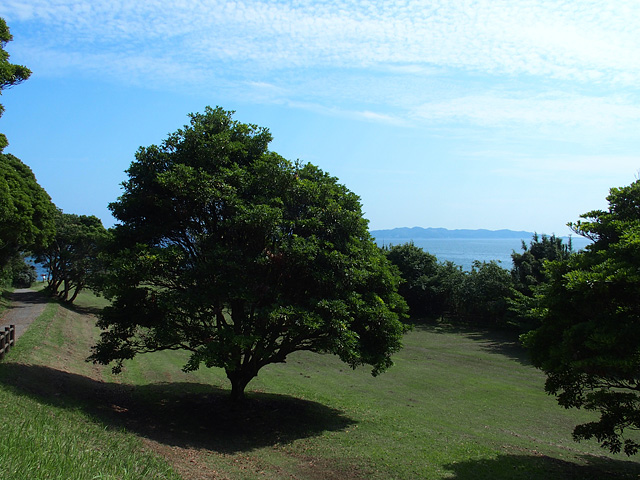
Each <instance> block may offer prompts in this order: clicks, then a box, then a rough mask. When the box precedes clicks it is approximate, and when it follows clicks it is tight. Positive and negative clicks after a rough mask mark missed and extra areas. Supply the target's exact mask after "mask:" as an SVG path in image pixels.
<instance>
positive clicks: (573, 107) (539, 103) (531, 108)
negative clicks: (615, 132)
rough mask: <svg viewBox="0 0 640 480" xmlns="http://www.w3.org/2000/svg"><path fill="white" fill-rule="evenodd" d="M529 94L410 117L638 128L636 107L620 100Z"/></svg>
mask: <svg viewBox="0 0 640 480" xmlns="http://www.w3.org/2000/svg"><path fill="white" fill-rule="evenodd" d="M529 93H530V95H527V96H523V95H522V94H520V96H518V97H514V96H506V95H503V96H500V95H498V94H485V95H470V96H462V97H456V98H452V99H450V100H446V101H433V102H429V103H425V104H423V105H420V106H419V107H417V108H415V109H414V111H413V115H414V116H415V117H416V118H418V119H422V120H428V121H432V122H459V123H467V122H471V123H474V124H480V125H486V126H514V125H515V124H517V125H518V126H522V125H540V124H547V125H549V124H551V125H558V126H564V127H576V126H581V127H592V128H598V129H611V128H615V127H616V126H618V125H622V124H625V125H627V126H629V125H634V126H635V127H639V126H640V105H638V104H635V103H634V102H633V101H629V100H628V99H627V98H624V97H615V96H612V97H607V98H602V97H595V96H587V95H575V94H561V93H560V92H555V93H553V94H537V95H536V94H531V92H529Z"/></svg>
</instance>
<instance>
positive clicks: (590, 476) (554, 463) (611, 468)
mask: <svg viewBox="0 0 640 480" xmlns="http://www.w3.org/2000/svg"><path fill="white" fill-rule="evenodd" d="M581 458H582V461H583V464H582V465H579V464H576V463H573V462H568V461H564V460H561V459H557V458H551V457H548V456H546V455H538V456H532V455H499V456H498V457H497V458H494V459H481V460H470V461H465V462H456V463H453V464H449V465H445V466H444V467H445V468H446V469H447V470H450V471H451V472H452V473H453V477H451V478H453V479H456V480H481V479H487V480H488V479H491V480H519V479H523V480H524V479H530V478H549V479H554V480H555V479H562V480H602V479H611V480H627V479H629V480H630V479H637V478H638V476H639V475H640V464H638V463H637V462H632V461H628V460H614V459H611V458H607V457H596V456H582V457H581Z"/></svg>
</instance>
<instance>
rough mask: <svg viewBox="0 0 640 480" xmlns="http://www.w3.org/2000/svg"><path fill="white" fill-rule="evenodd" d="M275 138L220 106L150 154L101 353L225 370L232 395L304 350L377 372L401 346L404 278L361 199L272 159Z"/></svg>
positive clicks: (117, 259)
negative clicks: (172, 354) (161, 353)
mask: <svg viewBox="0 0 640 480" xmlns="http://www.w3.org/2000/svg"><path fill="white" fill-rule="evenodd" d="M270 141H271V135H270V134H269V132H268V131H267V130H266V129H264V128H259V127H257V126H255V125H248V124H244V123H240V122H238V121H235V120H233V118H232V112H226V111H224V110H222V109H221V108H216V109H212V108H207V109H206V111H205V112H204V113H202V114H191V115H190V123H189V125H186V126H185V127H184V128H183V129H180V130H178V131H177V132H175V133H174V134H171V135H170V136H169V137H168V138H167V139H166V140H165V141H164V142H163V143H162V144H161V145H160V146H156V145H152V146H150V147H146V148H140V149H139V150H138V152H137V154H136V160H135V161H134V162H133V163H132V165H131V167H130V168H129V170H128V175H129V179H128V180H127V181H126V182H125V183H124V193H123V195H122V196H121V197H120V198H119V199H118V200H117V201H116V202H114V203H113V204H111V205H110V208H111V211H112V212H113V214H114V216H115V217H116V219H118V220H119V221H120V222H121V223H120V224H119V225H117V226H116V227H115V229H114V233H115V240H114V242H113V247H112V251H111V254H110V263H109V269H108V276H107V278H106V281H105V285H104V292H105V294H106V295H107V296H108V297H109V298H111V299H112V300H113V302H112V305H111V306H110V307H107V308H106V309H105V310H104V312H103V314H102V316H101V318H100V321H99V326H100V327H102V328H103V329H105V331H104V332H103V333H102V336H101V340H100V342H99V343H98V345H96V347H95V348H94V353H93V355H92V356H91V359H93V360H94V361H96V362H100V363H104V364H106V363H109V362H112V361H115V362H116V364H115V367H114V368H115V370H116V371H118V370H119V369H120V368H121V366H122V362H123V360H125V359H129V358H132V357H133V356H135V355H137V354H139V353H144V352H151V351H156V350H163V349H184V350H187V351H189V352H190V357H189V360H188V362H187V363H186V365H185V367H184V368H185V370H187V371H189V370H195V369H197V368H198V367H199V366H200V365H201V364H202V365H205V366H207V367H221V368H224V369H225V371H226V374H227V377H228V378H229V380H230V381H231V385H232V398H234V399H241V398H242V397H243V396H244V389H245V387H246V385H247V383H248V382H249V381H250V380H251V379H252V378H254V377H255V376H256V375H257V374H258V371H259V370H260V369H261V368H262V367H263V366H265V365H267V364H269V363H273V362H284V361H285V359H286V358H287V355H289V354H290V353H292V352H294V351H297V350H309V351H313V352H320V353H332V354H336V355H338V356H339V357H340V358H341V359H342V360H343V361H344V362H346V363H347V364H349V365H350V366H352V367H354V368H355V367H356V366H358V365H363V364H368V365H371V366H372V373H373V374H378V373H380V372H382V371H383V370H385V369H386V368H388V367H389V366H390V365H391V364H392V361H391V355H392V354H393V353H394V352H396V351H398V349H400V348H401V338H402V334H403V333H404V332H405V330H406V327H405V325H404V324H403V323H402V321H401V320H402V318H403V317H404V316H405V311H406V304H405V303H404V300H403V299H402V297H401V296H400V295H399V294H398V293H397V286H398V283H399V281H400V279H399V275H398V273H397V270H396V269H395V268H393V266H392V265H391V264H390V263H389V262H388V261H387V259H386V258H385V256H384V254H383V253H382V252H381V251H380V250H379V249H378V247H377V246H376V245H375V244H374V242H373V240H372V239H371V237H370V235H369V232H368V229H367V221H366V220H365V219H364V218H363V217H362V212H361V205H360V202H359V198H358V197H357V196H356V195H355V194H354V193H352V192H350V191H349V190H348V189H347V188H346V187H344V186H343V185H341V184H339V183H338V182H337V180H336V179H335V178H334V177H331V176H329V175H328V174H327V173H325V172H323V171H322V170H320V169H319V168H318V167H316V166H313V165H311V164H304V165H303V164H300V163H292V162H290V161H287V160H285V159H284V158H282V157H281V156H279V155H278V154H276V153H274V152H271V151H269V150H268V144H269V142H270Z"/></svg>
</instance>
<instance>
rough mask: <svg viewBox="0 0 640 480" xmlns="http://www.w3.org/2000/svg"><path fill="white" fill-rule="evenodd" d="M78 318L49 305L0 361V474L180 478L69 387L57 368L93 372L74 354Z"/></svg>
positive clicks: (6, 476)
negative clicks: (71, 330) (72, 330)
mask: <svg viewBox="0 0 640 480" xmlns="http://www.w3.org/2000/svg"><path fill="white" fill-rule="evenodd" d="M75 320H77V318H73V315H70V314H69V311H68V310H65V309H64V308H62V307H60V306H59V305H57V304H54V303H51V304H49V305H48V306H47V307H46V309H45V311H44V313H43V314H42V316H41V317H40V318H39V320H37V321H36V322H34V323H33V324H32V325H31V327H30V328H29V330H28V331H27V332H26V333H25V334H24V335H23V336H22V337H21V338H20V339H19V341H18V342H17V343H16V347H15V348H14V349H12V350H11V352H10V353H9V354H8V355H7V356H6V357H5V360H4V361H3V362H0V412H2V421H1V422H0V423H1V424H2V429H1V430H0V478H2V479H7V480H9V479H16V480H18V479H20V480H22V479H30V480H31V479H65V480H67V479H73V480H76V479H77V480H84V479H113V480H116V479H117V480H120V479H147V478H158V479H179V478H180V477H179V476H178V475H177V474H176V473H175V472H174V471H173V469H172V468H171V466H170V465H169V464H168V462H167V461H166V460H165V459H163V458H161V457H160V456H159V455H157V454H156V453H154V452H152V451H150V450H149V448H148V447H145V446H144V444H143V442H142V440H141V439H140V438H139V437H138V436H136V435H134V434H131V433H128V432H126V431H124V429H122V428H118V427H117V426H114V425H109V424H105V423H104V422H102V421H100V419H99V418H97V417H96V416H95V415H94V414H92V413H91V412H92V409H93V408H94V407H95V403H94V402H87V401H86V399H85V398H82V397H81V396H78V395H76V393H77V392H76V391H74V389H73V388H70V387H73V384H70V383H69V378H70V376H72V374H70V373H68V372H66V371H63V370H59V369H62V368H65V367H64V365H65V364H69V363H70V362H75V363H76V365H75V366H76V367H79V368H80V370H85V371H86V370H87V367H86V365H84V362H82V364H81V363H79V362H78V360H79V356H78V352H74V348H77V347H78V341H76V340H78V339H74V338H68V337H65V331H67V330H68V323H69V321H75ZM84 323H85V325H84V327H86V326H87V323H86V322H84ZM82 327H83V326H82V323H81V324H80V330H82V329H83V328H82ZM92 330H93V329H92ZM92 334H93V333H92ZM79 340H82V336H80V339H79ZM67 354H69V356H67ZM48 364H52V365H55V366H56V367H57V368H47V367H45V365H48Z"/></svg>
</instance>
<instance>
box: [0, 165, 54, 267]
mask: <svg viewBox="0 0 640 480" xmlns="http://www.w3.org/2000/svg"><path fill="white" fill-rule="evenodd" d="M55 216H56V208H55V206H54V205H53V203H52V202H51V198H50V197H49V195H48V194H47V192H46V191H45V190H44V189H43V188H42V187H41V186H40V185H39V184H38V182H37V181H36V177H35V176H34V175H33V172H32V171H31V169H30V168H29V167H28V166H26V165H25V164H24V163H22V162H21V161H20V160H19V159H17V158H16V157H14V156H13V155H11V154H2V153H0V267H2V266H3V265H5V264H6V263H7V261H8V259H9V258H11V257H13V256H14V255H16V254H17V253H18V252H20V251H25V250H35V249H38V248H41V247H43V246H44V245H47V244H48V243H49V241H51V239H52V238H53V235H54V234H55Z"/></svg>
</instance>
